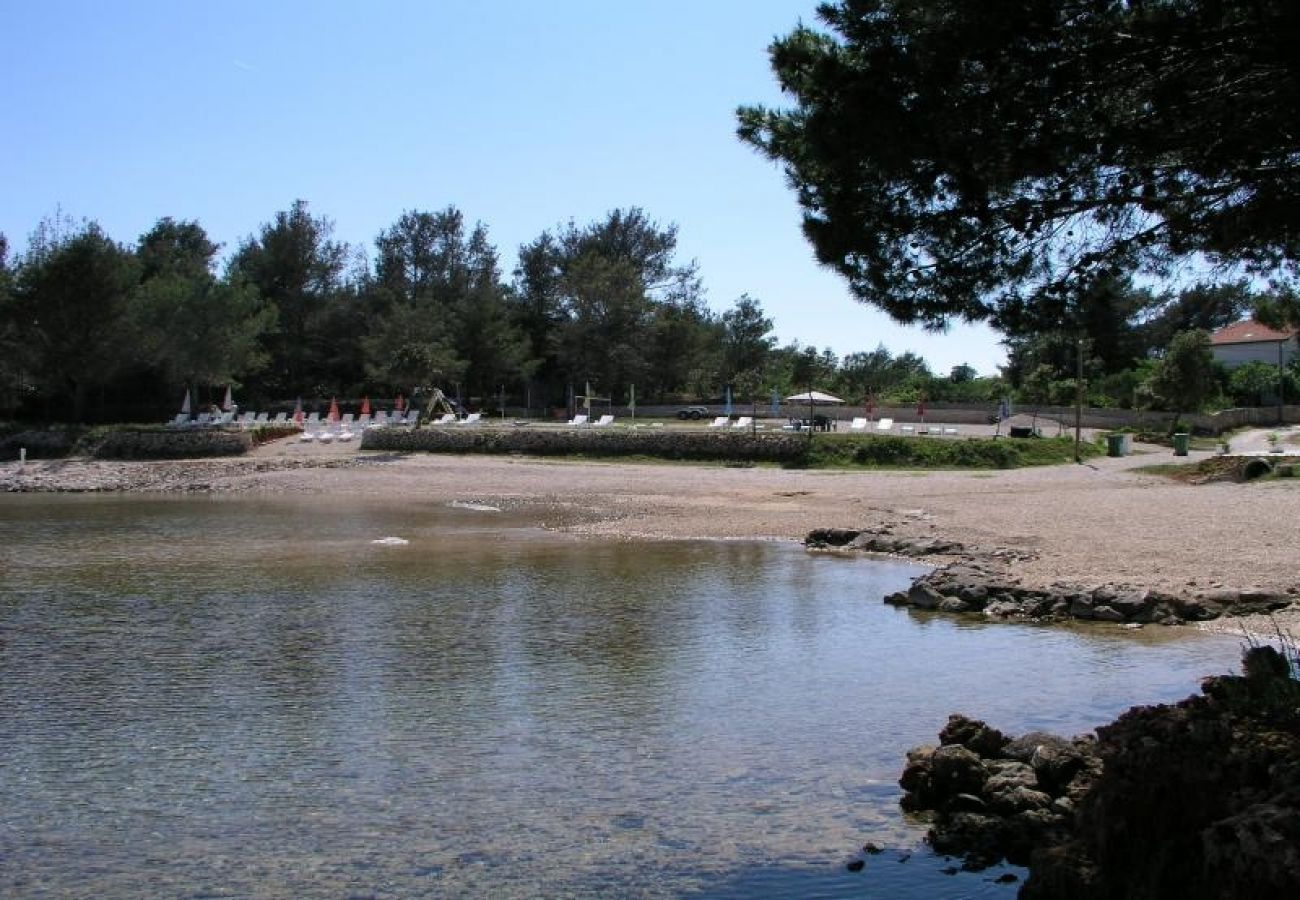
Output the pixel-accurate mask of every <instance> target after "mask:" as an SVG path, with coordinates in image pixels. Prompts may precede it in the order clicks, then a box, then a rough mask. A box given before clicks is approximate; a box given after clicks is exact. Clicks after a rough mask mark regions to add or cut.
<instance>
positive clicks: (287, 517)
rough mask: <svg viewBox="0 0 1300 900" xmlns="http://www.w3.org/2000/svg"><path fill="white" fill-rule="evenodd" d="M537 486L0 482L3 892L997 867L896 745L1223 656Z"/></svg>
mask: <svg viewBox="0 0 1300 900" xmlns="http://www.w3.org/2000/svg"><path fill="white" fill-rule="evenodd" d="M537 520H538V517H537V516H536V515H535V514H533V513H530V512H527V511H519V510H510V509H495V508H494V509H493V510H491V511H487V510H483V509H477V508H474V507H473V506H470V507H460V508H457V507H448V506H447V505H445V504H438V503H432V502H425V501H412V500H400V499H399V500H382V501H381V500H366V499H356V498H353V499H338V498H330V497H323V496H313V497H295V498H290V497H279V496H274V497H260V496H259V497H235V498H214V497H163V498H157V497H152V498H151V497H145V496H139V495H136V496H109V497H102V496H8V497H0V796H2V797H3V798H4V802H3V803H0V860H3V864H0V894H3V895H5V896H15V897H43V896H59V897H134V896H175V897H312V896H321V897H346V896H374V897H417V896H430V897H437V896H455V897H461V896H481V897H510V896H518V897H545V896H645V897H660V896H663V897H675V896H698V897H791V896H799V897H880V898H909V897H915V898H922V897H924V898H944V897H951V898H957V897H1011V896H1014V893H1015V890H1016V886H1015V885H1014V884H1012V885H1005V884H997V883H995V882H994V880H993V878H994V876H995V875H997V874H1000V873H1001V872H1002V871H1004V870H994V871H988V872H983V873H965V872H958V873H957V874H946V873H950V872H952V871H954V869H955V864H954V862H953V861H949V860H944V859H942V858H938V857H935V856H934V855H933V854H931V853H929V852H928V851H927V850H926V848H925V846H924V844H923V840H922V838H923V835H924V828H925V826H924V823H923V822H921V821H918V820H913V819H909V818H908V817H905V816H904V815H903V814H901V813H900V812H899V809H898V799H899V789H898V787H897V778H898V775H899V773H900V771H901V769H902V765H903V762H904V754H905V753H906V751H907V749H908V748H910V747H912V746H915V745H917V744H922V743H933V742H934V741H935V736H936V734H937V732H938V731H939V729H940V728H941V727H942V726H943V724H944V723H945V721H946V719H947V716H948V714H949V713H951V712H954V711H961V712H964V713H966V714H969V715H972V716H976V717H980V718H983V719H986V720H987V721H989V722H990V723H991V724H993V725H994V726H996V727H998V728H1001V729H1003V730H1004V731H1007V732H1012V733H1018V732H1023V731H1025V730H1028V729H1039V728H1041V729H1048V730H1052V731H1056V732H1060V733H1063V734H1073V733H1079V732H1083V731H1086V730H1089V729H1091V728H1093V727H1095V726H1097V725H1099V724H1102V723H1104V722H1106V721H1108V720H1109V719H1111V718H1113V717H1114V716H1115V714H1117V713H1118V712H1120V711H1121V710H1123V709H1124V708H1126V707H1128V706H1130V705H1132V704H1134V703H1144V702H1156V701H1168V700H1173V699H1177V698H1180V697H1182V696H1185V695H1187V694H1190V693H1193V692H1194V691H1195V690H1196V688H1197V685H1198V681H1199V679H1200V678H1201V677H1203V676H1205V675H1208V674H1213V673H1218V672H1226V671H1229V670H1232V669H1234V668H1235V667H1236V665H1237V657H1238V653H1239V647H1238V642H1237V641H1235V640H1233V639H1225V638H1221V637H1212V636H1207V635H1200V634H1196V633H1192V632H1189V631H1186V630H1182V629H1147V630H1144V631H1142V632H1136V633H1135V632H1131V631H1123V630H1120V629H1117V628H1113V627H1104V628H1102V627H1087V628H1085V627H1074V628H1063V627H1041V626H1030V625H1009V624H984V623H981V622H978V621H975V620H967V619H958V618H948V617H941V616H934V615H928V614H922V613H918V612H915V611H908V610H901V609H896V608H894V607H890V606H886V605H884V604H883V603H882V602H881V598H882V597H883V596H884V595H885V594H887V593H889V592H891V591H894V590H897V589H899V588H900V587H903V586H905V585H906V584H907V583H908V581H909V580H910V579H911V578H913V577H915V576H916V575H918V574H919V573H920V572H921V571H923V570H922V569H921V568H919V567H917V566H914V565H909V564H903V563H897V562H881V561H867V560H861V559H846V558H839V557H835V556H827V555H815V554H809V553H807V552H805V551H804V550H803V549H802V548H800V547H798V546H794V545H789V544H782V543H758V542H685V541H683V542H654V543H645V542H623V541H600V540H591V539H577V538H573V537H569V536H565V535H556V534H552V533H549V532H546V531H543V530H541V529H539V528H536V527H534V525H535V523H536V521H537ZM385 537H396V538H401V539H402V540H403V541H405V542H406V543H397V542H389V543H375V541H376V540H378V539H381V538H385ZM866 842H871V843H873V844H876V845H878V846H879V847H881V848H883V851H884V852H882V853H879V854H877V855H871V856H867V857H865V859H866V866H865V868H864V869H863V870H862V871H861V872H856V873H854V872H849V871H847V869H846V863H847V862H849V861H851V860H855V859H862V858H864V857H863V856H862V854H861V848H862V846H863V844H864V843H866Z"/></svg>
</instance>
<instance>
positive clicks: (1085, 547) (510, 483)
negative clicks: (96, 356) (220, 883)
mask: <svg viewBox="0 0 1300 900" xmlns="http://www.w3.org/2000/svg"><path fill="white" fill-rule="evenodd" d="M1204 455H1208V454H1200V456H1204ZM1197 458H1198V454H1197V453H1195V452H1194V453H1193V454H1192V457H1191V459H1192V460H1195V459H1197ZM1170 461H1172V458H1171V457H1170V455H1169V451H1168V450H1166V449H1163V448H1159V447H1152V446H1144V445H1139V446H1138V447H1137V448H1136V452H1135V453H1134V455H1133V456H1129V457H1124V458H1116V459H1112V458H1099V459H1095V460H1091V461H1089V462H1087V463H1085V464H1082V465H1063V466H1052V467H1043V468H1032V469H1017V470H1010V471H925V472H920V471H916V472H913V471H874V472H838V471H799V470H785V469H778V468H768V467H752V468H742V467H725V466H717V465H698V464H683V463H672V464H669V463H663V464H653V463H652V464H647V463H622V462H573V461H553V460H539V459H527V458H519V457H491V456H440V455H409V456H399V455H389V454H378V453H370V452H363V451H360V450H359V449H358V448H357V446H356V444H334V445H328V446H313V445H305V444H300V443H297V442H295V441H292V440H286V441H279V442H275V443H272V444H268V445H265V446H263V447H260V448H258V449H257V450H256V451H254V452H253V453H252V454H250V455H249V456H247V457H243V458H238V459H221V460H196V461H184V462H103V461H94V460H75V459H74V460H58V461H37V462H30V461H29V462H28V463H27V464H26V466H24V467H20V466H19V465H18V464H17V463H4V464H0V491H33V490H37V491H39V490H109V491H168V492H184V491H201V492H217V493H222V492H243V493H248V492H252V493H256V492H271V493H278V492H286V491H299V492H316V493H342V494H353V495H359V494H366V495H375V496H388V497H393V498H394V499H403V498H404V499H406V500H408V501H411V502H417V501H420V502H453V501H462V502H464V501H474V502H481V503H489V504H496V505H509V506H514V507H531V508H535V509H538V510H539V511H540V512H541V513H542V515H541V518H542V520H543V521H544V522H545V523H546V526H547V527H550V528H554V529H558V530H564V531H568V532H572V533H577V534H583V535H591V536H599V537H604V538H614V539H619V538H623V539H634V538H670V539H671V538H677V539H684V538H722V539H728V538H730V539H776V540H791V541H797V540H801V539H802V538H803V537H804V536H805V535H806V534H807V533H808V532H809V531H810V530H812V529H814V528H820V527H842V528H858V529H879V528H888V529H890V531H891V533H893V534H895V535H897V536H900V537H917V536H935V537H942V538H944V539H947V540H954V541H959V542H961V543H962V544H964V545H966V546H967V547H968V548H971V549H977V550H981V551H991V550H999V549H1001V550H1006V551H1010V553H1009V554H1008V555H1009V556H1011V557H1012V558H1013V560H1014V561H1013V563H1012V573H1013V574H1014V575H1015V576H1017V577H1018V578H1020V579H1021V581H1022V583H1023V584H1025V585H1027V586H1031V587H1045V586H1048V585H1051V584H1053V583H1057V582H1067V583H1093V584H1095V583H1099V582H1113V583H1116V584H1127V585H1132V586H1137V587H1148V588H1156V589H1160V590H1165V591H1169V592H1175V593H1196V592H1198V591H1201V590H1213V589H1217V588H1233V589H1250V588H1259V589H1266V590H1272V591H1288V592H1291V593H1293V594H1296V595H1297V597H1298V598H1300V572H1297V570H1296V550H1297V547H1298V546H1300V541H1297V532H1298V529H1300V526H1298V525H1297V514H1298V513H1300V485H1297V484H1296V483H1294V482H1292V481H1290V480H1274V481H1263V482H1248V483H1231V482H1216V483H1210V484H1201V485H1189V484H1184V483H1180V482H1177V481H1173V480H1170V479H1167V478H1164V477H1160V476H1154V475H1149V474H1143V473H1141V472H1138V471H1135V470H1136V469H1138V468H1140V467H1142V466H1146V465H1151V464H1154V463H1162V462H1170ZM1294 612H1295V610H1294V608H1293V610H1291V611H1288V615H1287V616H1286V618H1287V619H1288V620H1291V619H1292V618H1293V616H1292V615H1291V614H1292V613H1294ZM1294 618H1295V619H1296V620H1300V615H1297V616H1294ZM1233 627H1234V628H1238V627H1239V625H1234V626H1233Z"/></svg>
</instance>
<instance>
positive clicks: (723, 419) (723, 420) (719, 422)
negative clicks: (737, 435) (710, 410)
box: [709, 416, 731, 428]
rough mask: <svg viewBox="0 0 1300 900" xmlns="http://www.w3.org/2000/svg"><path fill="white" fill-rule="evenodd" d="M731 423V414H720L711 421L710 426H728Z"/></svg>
mask: <svg viewBox="0 0 1300 900" xmlns="http://www.w3.org/2000/svg"><path fill="white" fill-rule="evenodd" d="M730 423H731V416H718V417H717V418H715V419H714V420H713V421H712V422H710V423H709V427H710V428H726V427H727V426H728V425H729V424H730Z"/></svg>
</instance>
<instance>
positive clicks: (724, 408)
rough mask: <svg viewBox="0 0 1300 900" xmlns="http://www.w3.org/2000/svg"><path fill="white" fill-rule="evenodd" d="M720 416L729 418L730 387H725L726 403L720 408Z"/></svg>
mask: <svg viewBox="0 0 1300 900" xmlns="http://www.w3.org/2000/svg"><path fill="white" fill-rule="evenodd" d="M722 414H723V415H725V416H728V417H730V416H731V385H727V401H726V403H724V404H723V406H722Z"/></svg>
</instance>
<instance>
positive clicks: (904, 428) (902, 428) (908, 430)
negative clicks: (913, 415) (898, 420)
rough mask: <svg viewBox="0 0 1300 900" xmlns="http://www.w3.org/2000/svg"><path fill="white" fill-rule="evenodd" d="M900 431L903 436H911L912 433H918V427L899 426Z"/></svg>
mask: <svg viewBox="0 0 1300 900" xmlns="http://www.w3.org/2000/svg"><path fill="white" fill-rule="evenodd" d="M898 430H899V431H901V432H902V433H903V434H911V433H912V432H914V431H916V426H915V425H899V426H898Z"/></svg>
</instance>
